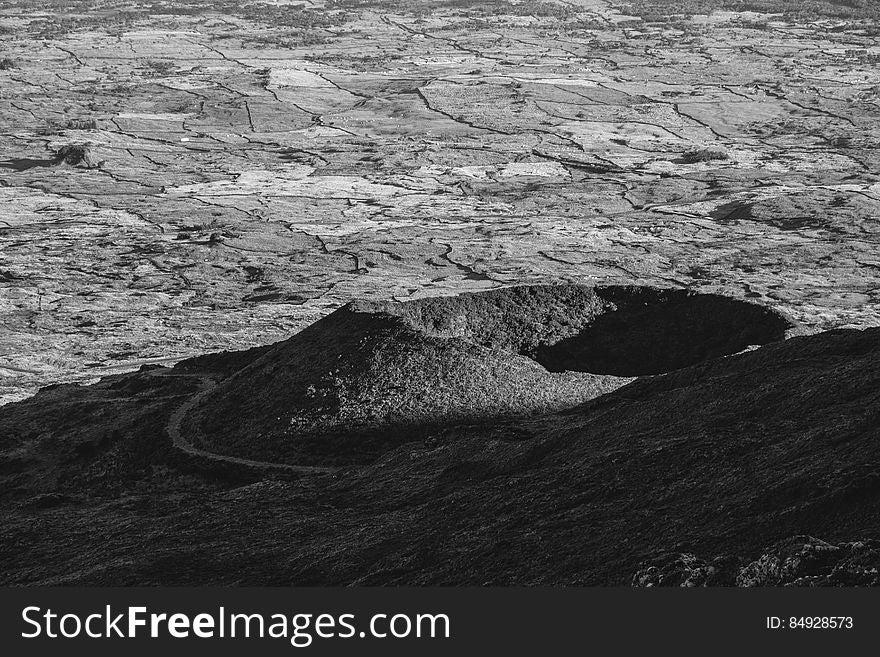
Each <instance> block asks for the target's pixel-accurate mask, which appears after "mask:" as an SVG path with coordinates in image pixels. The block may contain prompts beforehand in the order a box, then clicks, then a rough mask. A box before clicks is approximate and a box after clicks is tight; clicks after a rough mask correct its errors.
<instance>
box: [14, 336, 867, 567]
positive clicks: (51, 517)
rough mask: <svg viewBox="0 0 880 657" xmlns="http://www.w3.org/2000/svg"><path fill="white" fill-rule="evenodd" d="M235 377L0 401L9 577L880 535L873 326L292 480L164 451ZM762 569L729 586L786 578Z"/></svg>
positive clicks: (452, 432) (551, 556)
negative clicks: (201, 405)
mask: <svg viewBox="0 0 880 657" xmlns="http://www.w3.org/2000/svg"><path fill="white" fill-rule="evenodd" d="M270 351H271V350H263V351H257V352H255V353H252V354H248V355H235V356H234V357H235V358H236V359H238V360H237V362H238V363H244V362H247V361H251V362H258V361H259V360H261V359H262V358H263V357H264V356H265V355H266V354H268V353H270ZM239 366H240V365H236V366H235V367H239ZM235 367H233V368H232V369H235ZM229 369H230V368H229V365H228V364H226V363H225V360H224V358H223V357H213V358H205V359H199V360H196V361H192V362H189V363H185V364H182V365H180V366H178V367H175V368H173V369H168V368H153V369H150V370H145V371H143V372H140V373H136V374H129V375H120V376H117V377H112V378H108V379H106V380H105V381H103V382H102V383H101V384H98V385H96V386H91V387H88V388H77V387H62V388H55V389H52V390H47V391H45V392H43V393H41V394H40V395H39V396H38V397H37V398H34V399H32V400H28V401H27V402H23V403H19V404H12V405H9V406H6V407H3V408H2V409H0V466H2V468H0V477H2V481H0V484H2V487H0V496H2V500H3V504H2V509H3V511H2V517H0V564H2V570H0V581H2V582H3V583H26V582H39V583H73V582H78V583H90V584H136V583H141V584H147V583H165V584H171V583H174V584H184V583H190V584H198V583H228V584H351V583H370V584H390V583H395V584H399V583H418V584H437V583H443V584H463V583H467V584H483V583H501V584H512V583H518V584H536V583H573V584H629V583H630V582H632V581H633V580H634V578H633V576H634V575H637V574H638V575H637V577H636V579H637V580H639V582H640V583H651V582H652V581H654V580H655V579H656V580H657V581H660V580H663V578H664V577H665V578H667V579H669V577H668V576H667V575H664V574H663V573H668V572H669V571H670V568H671V570H672V571H674V572H675V573H681V572H682V571H683V570H686V568H685V569H681V568H678V567H677V566H675V565H674V563H673V564H671V565H668V564H669V561H668V557H667V556H664V555H670V554H673V555H685V556H686V555H699V556H700V558H706V559H710V558H712V557H714V556H715V555H726V556H725V559H727V557H730V559H732V560H733V562H736V563H741V564H748V562H749V561H750V560H754V559H756V558H757V557H759V556H761V555H762V554H764V552H765V550H766V549H767V546H773V545H774V544H776V545H777V546H780V545H782V546H783V547H782V548H780V547H774V548H773V549H772V550H771V552H773V553H774V554H775V553H776V552H779V553H780V554H782V557H784V559H786V560H787V559H789V558H790V555H791V554H795V553H797V554H800V552H802V551H804V550H806V551H807V552H809V553H811V554H812V553H816V554H820V556H821V555H824V554H826V553H828V552H829V550H830V548H826V547H824V544H821V543H820V542H816V541H814V540H812V539H809V540H807V539H803V540H802V539H793V540H790V541H788V542H787V543H784V544H780V543H778V541H782V540H784V539H789V537H792V536H796V535H810V536H815V537H819V538H821V539H824V540H825V541H828V542H829V543H831V544H834V545H835V546H838V547H837V548H835V549H836V550H837V552H836V553H835V554H837V555H842V556H833V555H832V558H831V559H832V560H833V561H834V562H844V561H845V562H847V563H848V565H847V566H846V568H847V569H848V570H847V573H849V572H850V571H852V570H853V569H854V568H856V569H862V570H864V571H865V572H868V571H870V569H871V568H877V567H880V563H878V562H877V559H878V555H880V551H878V550H876V549H874V548H872V547H871V546H872V545H876V544H872V543H870V542H868V543H864V545H865V546H867V547H866V548H850V547H847V545H848V544H846V543H845V542H846V541H853V540H855V539H867V540H868V541H870V540H872V539H873V540H876V539H878V538H880V329H870V330H865V331H855V330H841V331H833V332H829V333H822V334H818V335H812V336H805V337H795V338H791V339H789V340H786V341H784V342H779V343H774V344H768V345H766V346H764V347H761V348H758V349H754V350H751V351H747V352H744V353H740V354H737V355H734V356H731V357H728V358H722V359H713V360H710V361H705V362H702V363H698V364H696V365H693V366H690V367H685V368H682V369H678V370H676V371H673V372H670V373H667V374H662V375H658V376H651V377H644V378H640V379H638V380H636V381H634V382H632V383H630V384H628V385H625V386H623V387H622V388H620V389H618V390H615V391H613V392H611V393H610V394H607V395H604V396H602V397H599V398H596V399H594V400H591V401H588V402H587V403H585V404H582V405H579V406H577V407H574V408H571V409H569V410H567V411H562V412H553V413H547V414H542V415H535V416H533V417H531V418H529V419H528V420H523V419H522V418H519V417H514V418H503V417H501V418H496V419H495V420H494V421H493V422H492V423H476V424H466V425H456V424H450V425H449V426H447V428H446V429H445V430H444V431H442V432H436V433H434V434H432V435H431V437H430V439H428V440H416V441H412V442H408V443H406V444H403V445H400V446H399V447H397V448H394V449H393V450H391V451H390V452H388V453H386V454H385V455H383V456H382V457H381V458H379V459H378V460H377V461H376V462H375V463H372V464H369V465H365V466H356V467H350V468H347V469H345V470H341V471H339V472H336V473H335V474H321V475H304V476H302V477H301V478H299V479H296V480H291V481H282V480H277V479H276V480H274V481H273V480H271V479H272V478H273V477H279V476H282V475H281V474H280V473H264V474H262V475H261V474H260V473H259V472H257V471H255V470H253V469H250V470H248V469H244V470H242V471H238V470H237V469H236V468H235V467H233V465H234V464H230V467H228V468H223V467H219V466H218V465H217V464H216V463H213V462H208V463H200V462H199V460H198V459H197V458H194V457H192V456H191V455H189V456H188V455H186V454H181V452H180V451H179V450H175V449H172V448H171V445H170V441H169V439H168V436H167V435H166V434H165V433H164V431H163V430H162V427H163V426H166V425H167V422H168V418H169V416H171V415H173V413H174V412H175V409H177V408H179V407H180V405H181V404H183V403H185V402H186V401H187V400H192V399H193V397H192V395H193V392H194V390H196V389H197V388H198V387H199V386H200V385H201V384H202V383H203V382H204V381H205V379H206V377H209V376H214V377H218V378H222V377H224V376H226V379H225V380H227V381H228V380H229V377H228V371H229ZM34 473H39V476H35V474H34ZM795 543H797V545H800V546H801V547H797V546H795V547H791V546H792V545H794V544H795ZM803 546H807V547H803ZM809 546H813V547H809ZM730 555H732V556H730ZM771 556H772V555H771ZM782 557H780V558H782ZM675 558H678V557H675ZM682 558H683V557H682ZM773 558H776V557H773ZM824 558H825V557H822V559H824ZM689 563H692V561H689ZM761 563H763V564H764V565H763V566H760V564H759V566H760V567H758V568H756V567H752V566H747V567H745V568H744V569H743V570H738V571H737V574H736V575H735V577H736V579H742V580H743V582H744V583H758V584H760V583H774V582H780V581H785V580H784V579H779V578H778V577H777V576H776V575H775V574H774V573H773V572H771V571H772V559H771V560H765V561H762V562H761ZM645 564H648V565H647V566H646V565H645ZM651 564H656V565H657V566H656V567H657V568H659V570H660V571H661V572H660V575H658V576H657V577H655V575H654V574H652V573H657V571H656V570H651V568H652V567H654V566H652V565H651ZM768 564H769V565H768ZM814 565H815V564H814ZM819 565H820V566H821V565H822V564H819ZM822 567H824V566H822ZM687 568H691V567H690V566H687ZM762 568H763V570H762ZM691 570H693V571H695V570H696V569H693V568H691ZM816 572H817V575H816V579H810V580H809V581H814V582H820V581H824V582H832V583H833V582H838V583H847V582H849V583H854V582H863V581H866V580H864V578H861V577H860V576H853V577H850V575H849V574H847V576H846V577H844V578H841V577H831V578H829V577H826V576H824V575H822V573H821V569H820V570H817V571H816ZM676 577H678V578H680V575H675V576H674V577H673V578H672V579H675V578H676ZM688 577H690V575H688ZM694 579H696V580H699V579H700V578H698V577H695V578H694ZM703 579H705V578H703ZM643 580H644V582H643Z"/></svg>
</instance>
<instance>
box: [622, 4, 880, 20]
mask: <svg viewBox="0 0 880 657" xmlns="http://www.w3.org/2000/svg"><path fill="white" fill-rule="evenodd" d="M619 8H620V10H621V11H623V13H625V14H629V15H630V16H638V17H639V18H641V19H642V20H644V21H647V22H665V21H668V20H669V19H670V18H673V17H677V16H694V15H695V14H711V13H712V12H713V11H715V10H718V9H722V10H727V11H754V12H759V13H763V14H782V15H783V16H784V17H785V18H786V19H789V20H807V21H809V20H817V19H820V18H838V19H851V20H859V19H871V18H874V19H876V18H878V17H880V3H877V2H876V0H628V1H626V2H622V3H620V5H619Z"/></svg>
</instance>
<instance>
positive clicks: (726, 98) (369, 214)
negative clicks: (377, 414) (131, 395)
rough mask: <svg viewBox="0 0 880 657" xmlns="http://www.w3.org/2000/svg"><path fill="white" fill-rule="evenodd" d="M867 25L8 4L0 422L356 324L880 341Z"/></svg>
mask: <svg viewBox="0 0 880 657" xmlns="http://www.w3.org/2000/svg"><path fill="white" fill-rule="evenodd" d="M876 19H877V7H876V3H873V2H870V0H851V1H849V2H846V3H843V2H836V1H830V0H829V1H815V2H809V3H802V2H794V1H793V0H792V1H790V0H750V1H748V2H745V1H740V0H699V1H697V0H692V1H690V2H678V1H675V2H673V1H672V0H650V1H649V0H638V1H635V0H633V1H629V2H626V1H624V0H621V1H620V2H615V1H613V0H612V1H606V0H564V1H563V0H439V1H432V2H428V1H427V0H407V1H406V2H388V1H386V0H326V1H323V2H322V1H312V0H296V1H294V2H291V1H288V0H273V2H268V1H263V0H260V1H255V2H248V3H242V2H215V1H210V2H209V1H208V0H175V1H174V2H166V1H160V0H156V1H150V2H142V3H133V2H130V1H126V0H73V1H69V0H65V1H64V2H61V1H60V0H48V1H47V2H41V3H37V2H35V1H34V0H9V1H7V2H4V3H3V6H2V7H0V36H2V39H0V44H2V45H0V207H2V214H0V322H2V324H0V396H2V399H4V400H6V401H9V400H14V399H21V398H23V397H25V396H27V395H29V394H32V393H33V392H34V391H35V390H36V389H37V388H38V387H39V386H42V385H47V384H51V383H57V382H59V381H65V382H74V381H77V382H84V381H94V380H95V379H97V378H98V377H100V376H102V375H104V374H108V373H113V372H121V371H127V370H133V369H137V367H139V366H140V365H141V364H144V363H168V362H173V361H175V360H178V359H180V358H183V357H187V356H193V355H196V354H200V353H205V352H209V351H216V350H221V349H240V348H242V347H243V346H258V345H265V344H269V343H272V342H276V341H278V340H281V339H284V338H287V337H289V336H290V335H292V334H293V333H295V332H296V331H298V330H300V329H302V328H304V327H305V326H307V325H309V324H311V323H312V322H313V321H314V320H316V319H318V318H319V317H322V316H324V315H326V314H328V313H329V312H331V311H333V310H335V309H336V308H338V307H340V306H342V305H343V304H344V303H347V302H348V301H350V300H352V299H372V300H379V301H383V300H389V299H398V300H403V299H409V298H419V297H426V296H437V295H442V294H455V293H460V292H464V291H477V290H483V289H487V288H494V287H500V286H503V285H521V284H528V283H555V282H575V283H586V284H651V285H660V286H674V287H682V288H692V289H698V290H700V291H705V292H716V293H723V294H725V295H728V296H731V297H734V298H739V299H753V300H759V301H761V302H763V303H766V304H768V305H769V306H770V307H773V308H778V309H781V310H783V311H785V312H788V313H790V314H791V316H793V317H795V318H796V319H798V320H799V321H801V322H803V323H805V324H807V325H809V326H814V327H818V328H823V329H827V328H836V327H867V326H876V325H878V322H880V317H878V310H877V308H878V306H877V294H878V292H877V289H878V286H877V284H876V282H877V278H878V267H880V261H878V257H877V252H878V248H877V247H878V245H877V235H878V224H877V216H878V199H880V187H878V184H880V178H878V176H877V171H878V164H880V163H878V152H880V150H878V138H880V137H878V114H880V107H878V100H877V98H878V96H877V89H878V84H880V77H878V76H880V74H878V67H877V61H878V57H880V47H878V45H877V22H876Z"/></svg>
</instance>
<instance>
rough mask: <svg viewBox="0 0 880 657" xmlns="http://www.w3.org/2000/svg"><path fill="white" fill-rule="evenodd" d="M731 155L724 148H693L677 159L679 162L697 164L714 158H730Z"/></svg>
mask: <svg viewBox="0 0 880 657" xmlns="http://www.w3.org/2000/svg"><path fill="white" fill-rule="evenodd" d="M728 159H730V156H729V155H728V154H727V151H725V150H724V149H723V148H718V147H708V148H692V149H690V150H688V151H685V152H684V153H682V155H681V157H680V158H678V159H677V160H675V162H676V163H677V164H696V163H697V162H711V161H713V160H728Z"/></svg>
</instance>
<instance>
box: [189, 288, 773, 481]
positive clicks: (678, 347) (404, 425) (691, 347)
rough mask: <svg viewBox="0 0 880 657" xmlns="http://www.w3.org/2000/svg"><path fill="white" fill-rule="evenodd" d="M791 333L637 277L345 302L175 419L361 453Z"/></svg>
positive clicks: (289, 449)
mask: <svg viewBox="0 0 880 657" xmlns="http://www.w3.org/2000/svg"><path fill="white" fill-rule="evenodd" d="M789 328H791V324H790V323H789V322H788V321H786V320H785V319H784V318H782V317H780V316H779V315H778V314H776V313H775V312H773V311H771V310H769V309H766V308H764V307H761V306H757V305H754V304H750V303H745V302H741V301H735V300H733V299H728V298H725V297H720V296H716V295H698V294H694V293H690V292H687V291H683V290H662V289H655V288H638V287H598V288H593V287H585V286H575V285H566V286H527V287H516V288H506V289H502V290H496V291H493V292H488V293H481V294H466V295H461V296H458V297H448V298H433V299H423V300H420V301H413V302H408V303H394V302H389V303H372V304H371V303H363V302H361V303H353V304H349V305H347V306H345V307H343V308H341V309H340V310H338V311H336V312H335V313H333V314H332V315H330V316H328V317H326V318H325V319H323V320H321V321H319V322H317V323H315V324H313V325H312V326H311V327H309V328H308V329H306V330H305V331H302V332H301V333H299V334H297V335H295V336H294V337H292V338H290V339H288V340H285V341H284V342H281V343H279V344H278V345H276V346H274V347H273V348H272V349H270V350H269V351H267V352H266V353H264V354H263V355H262V356H260V357H259V358H257V359H256V360H254V361H253V362H251V363H250V364H249V365H247V366H246V367H244V368H242V369H241V370H240V371H239V372H237V373H235V374H234V375H233V376H231V377H229V378H228V379H226V380H225V381H223V382H222V383H221V384H220V385H219V386H217V388H216V389H215V390H213V391H211V392H210V393H208V394H207V395H205V397H204V398H203V399H201V400H200V401H199V403H198V404H196V405H195V407H194V408H193V409H192V410H191V411H190V412H189V414H188V418H187V420H186V422H185V423H184V428H185V430H186V431H187V432H188V433H189V434H190V435H191V436H193V437H194V438H195V439H196V440H195V442H197V444H199V445H200V446H202V447H204V448H205V449H207V450H209V451H211V452H217V453H222V454H228V455H234V456H243V457H247V458H257V459H260V460H265V461H285V462H288V463H299V464H328V463H329V464H338V463H356V462H366V461H370V460H373V459H375V458H376V456H378V455H379V454H381V453H382V452H384V451H386V450H387V449H388V448H390V447H392V446H395V445H399V444H401V443H403V442H408V441H411V440H414V439H418V438H424V437H425V436H426V435H428V434H430V433H432V432H435V431H436V430H438V429H441V428H445V427H448V426H449V425H450V424H455V423H462V422H485V421H487V420H492V419H493V418H500V417H513V416H531V415H535V414H536V413H545V412H548V411H551V410H558V409H561V408H568V407H571V406H574V405H576V404H578V403H581V402H584V401H586V400H588V399H592V398H594V397H596V396H598V395H600V394H603V393H606V392H609V391H610V390H613V389H614V388H617V387H619V386H621V385H623V384H624V383H626V381H627V379H625V378H621V377H633V376H638V375H644V374H657V373H661V372H666V371H669V370H673V369H677V368H680V367H684V366H687V365H691V364H693V363H695V362H700V361H702V360H705V359H707V358H711V357H715V356H721V355H725V354H732V353H735V352H737V351H740V350H741V349H743V348H745V347H747V346H749V345H757V344H764V343H767V342H770V341H774V340H780V339H782V338H783V337H784V335H785V332H786V330H787V329H789Z"/></svg>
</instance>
